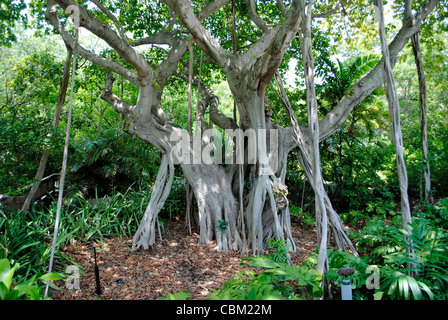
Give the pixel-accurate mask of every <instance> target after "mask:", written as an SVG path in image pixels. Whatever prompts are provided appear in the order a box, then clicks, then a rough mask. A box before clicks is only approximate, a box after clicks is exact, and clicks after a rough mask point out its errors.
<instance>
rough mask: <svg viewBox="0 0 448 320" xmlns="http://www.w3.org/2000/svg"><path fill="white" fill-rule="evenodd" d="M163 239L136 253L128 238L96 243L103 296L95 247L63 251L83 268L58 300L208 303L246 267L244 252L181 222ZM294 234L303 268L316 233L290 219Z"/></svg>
mask: <svg viewBox="0 0 448 320" xmlns="http://www.w3.org/2000/svg"><path fill="white" fill-rule="evenodd" d="M165 224H166V225H165V231H164V232H162V236H163V240H162V241H160V240H159V239H157V240H156V243H155V245H154V246H153V247H151V248H150V249H148V250H143V249H139V250H137V251H132V249H131V247H132V246H131V241H132V239H127V238H119V237H116V238H112V239H104V240H102V241H98V242H97V243H96V251H97V264H98V267H99V273H100V283H101V295H99V296H98V294H97V293H96V282H95V271H94V270H95V264H94V255H93V243H92V242H88V243H84V242H79V241H74V242H73V243H72V244H71V245H69V246H67V247H66V248H64V251H63V252H64V253H65V254H66V255H68V256H70V257H71V258H72V259H73V260H74V261H75V262H76V263H77V264H79V265H80V266H81V267H82V269H83V270H82V272H81V275H80V279H79V280H80V281H79V284H80V288H79V289H78V290H73V289H66V288H65V287H66V286H65V283H63V282H59V283H58V285H59V286H60V287H61V288H62V290H58V291H56V290H53V289H52V291H51V294H50V296H51V297H52V298H53V299H55V300H93V299H95V298H101V299H105V300H154V299H160V298H163V297H164V294H169V293H177V292H181V291H187V292H188V293H189V294H190V295H191V297H190V298H189V299H194V300H203V299H206V298H207V297H208V296H209V294H210V293H211V292H212V290H216V289H218V288H220V287H221V286H222V285H223V284H224V283H225V282H226V281H227V280H228V279H230V278H231V277H233V276H235V275H236V273H237V272H238V271H240V270H242V269H248V268H250V267H249V266H247V265H240V258H241V257H242V256H241V254H239V253H238V252H218V251H216V250H215V249H214V247H215V243H214V242H211V243H210V244H208V245H203V244H200V243H199V234H198V233H196V232H192V234H190V233H189V231H188V229H187V228H185V224H184V223H183V222H182V221H169V222H166V223H165ZM292 231H293V236H294V239H295V241H296V245H297V251H296V252H294V253H291V254H290V259H291V261H292V263H293V264H295V265H299V264H300V263H301V262H302V260H303V259H304V258H305V256H306V255H308V254H310V253H311V252H312V251H313V250H314V249H315V247H316V233H315V231H312V230H306V229H304V228H302V227H301V226H300V223H299V222H298V221H295V220H294V219H293V220H292Z"/></svg>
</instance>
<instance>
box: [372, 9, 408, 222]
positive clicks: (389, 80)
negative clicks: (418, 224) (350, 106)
mask: <svg viewBox="0 0 448 320" xmlns="http://www.w3.org/2000/svg"><path fill="white" fill-rule="evenodd" d="M374 5H375V10H376V14H377V19H378V21H379V34H380V40H381V48H382V52H383V60H384V82H385V86H386V96H387V101H388V103H389V114H390V121H391V125H392V140H393V143H394V145H395V153H396V157H397V159H396V161H397V174H398V183H399V185H400V195H401V215H402V218H403V228H404V229H406V230H407V225H408V223H409V222H411V210H410V207H409V197H408V175H407V172H406V163H405V161H404V154H403V135H402V132H401V124H400V104H399V102H398V96H397V91H396V88H395V79H394V75H393V73H392V66H391V63H390V55H389V47H388V46H387V39H386V31H385V27H384V13H383V2H382V1H378V0H375V1H374Z"/></svg>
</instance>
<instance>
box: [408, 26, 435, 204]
mask: <svg viewBox="0 0 448 320" xmlns="http://www.w3.org/2000/svg"><path fill="white" fill-rule="evenodd" d="M411 41H412V49H413V51H414V58H415V65H416V67H417V74H418V92H419V103H420V134H421V138H422V180H423V188H422V189H423V190H421V191H420V192H421V195H422V199H423V201H424V203H432V202H433V199H432V195H431V170H430V165H429V159H428V117H427V107H426V76H425V70H424V68H423V59H422V53H421V49H420V32H416V33H415V34H414V35H413V36H412V37H411Z"/></svg>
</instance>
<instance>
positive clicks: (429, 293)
mask: <svg viewBox="0 0 448 320" xmlns="http://www.w3.org/2000/svg"><path fill="white" fill-rule="evenodd" d="M237 2H238V1H237ZM398 2H400V1H398ZM3 3H4V1H0V4H2V5H3ZM13 3H15V2H13ZM33 3H34V4H35V5H36V3H38V1H33ZM5 4H8V5H9V2H5ZM11 5H12V4H11ZM17 6H18V7H16V8H15V10H16V11H17V12H20V9H21V8H22V7H24V4H23V3H22V1H20V4H18V5H17ZM1 10H2V11H1V12H3V6H2V7H1ZM35 10H36V12H37V13H38V10H37V9H36V8H35ZM11 12H12V11H11ZM36 12H35V14H37V13H36ZM392 12H395V11H393V10H392ZM395 13H396V12H395ZM125 14H129V12H125ZM444 14H446V8H445V12H441V13H439V18H440V17H442V18H443V15H444ZM0 19H4V20H3V21H0V44H1V45H2V46H1V47H0V74H1V78H0V145H1V150H0V194H3V195H8V196H18V195H22V194H24V192H25V191H26V190H27V189H29V187H30V185H31V184H32V183H33V179H34V175H35V172H36V170H37V167H38V165H39V159H40V156H41V154H42V152H43V150H45V149H46V148H49V149H50V150H51V155H50V158H49V162H48V164H47V166H46V171H45V174H44V176H47V175H50V174H53V173H59V172H60V170H61V168H60V166H61V162H62V154H63V147H64V135H65V129H66V120H67V113H66V112H65V111H64V112H63V113H62V117H61V122H60V123H59V125H58V127H57V128H56V129H54V130H52V129H51V127H50V123H51V119H52V117H53V113H54V110H55V107H56V101H57V98H58V90H59V87H60V82H61V79H62V72H63V67H64V63H65V56H66V52H65V46H64V44H63V43H62V41H61V39H60V36H58V35H50V34H46V35H43V34H42V33H44V32H42V29H39V30H40V32H38V33H37V34H35V33H34V31H33V30H30V29H29V27H30V26H28V27H27V28H25V27H24V26H23V25H22V24H20V23H19V22H20V21H22V19H21V18H20V15H18V14H12V15H11V16H8V17H5V18H4V17H3V16H0ZM395 19H396V17H395ZM19 20H20V21H19ZM11 21H15V22H16V23H15V24H14V23H11ZM25 21H26V19H25ZM441 21H442V22H441ZM441 21H429V22H428V24H429V27H428V26H426V27H424V28H422V57H423V62H424V68H425V72H426V77H427V88H428V92H427V99H428V101H427V105H428V115H427V117H428V137H429V139H428V143H429V161H428V162H429V166H430V169H431V184H432V197H433V199H434V200H433V202H430V203H426V202H425V201H423V198H422V197H423V195H422V188H423V187H422V184H423V182H422V144H421V135H420V134H421V132H420V125H421V124H420V115H419V89H418V88H419V87H418V78H417V71H416V68H415V61H414V56H413V53H412V47H411V45H410V44H408V45H407V46H406V47H405V49H404V50H403V51H402V52H401V54H400V56H399V61H398V63H397V65H396V66H395V68H394V74H395V77H396V82H397V88H398V92H399V98H400V105H401V107H402V115H401V120H402V130H403V137H404V141H403V142H404V146H405V160H406V164H407V173H408V176H409V196H410V199H411V207H412V216H413V222H412V224H410V226H409V228H408V229H407V230H404V229H403V228H402V226H401V216H400V212H399V211H400V205H399V199H400V194H399V189H398V181H397V179H398V178H397V172H396V163H395V150H394V146H393V143H392V141H391V138H390V135H391V133H390V118H389V112H388V107H387V100H386V97H385V91H384V89H383V88H379V89H377V90H375V91H374V92H373V93H372V94H370V95H369V97H367V98H366V99H365V100H364V101H363V102H362V103H361V104H359V105H358V106H357V107H356V108H355V109H354V111H353V112H352V113H351V115H350V116H349V118H348V119H347V120H346V121H345V122H344V124H343V125H342V127H341V128H340V129H339V130H338V131H337V132H336V133H335V134H334V135H332V136H331V137H329V138H327V139H326V140H324V141H323V142H321V144H320V155H321V161H322V173H323V179H324V182H325V188H326V191H327V193H328V195H329V197H330V199H331V201H332V203H333V206H334V208H335V209H336V211H337V212H338V213H339V215H340V217H341V219H342V220H343V222H344V224H346V225H348V226H350V227H351V229H352V230H353V231H351V233H350V238H351V239H352V240H353V243H354V244H355V246H356V249H357V250H358V252H359V256H355V255H353V254H351V253H348V252H344V251H340V250H337V249H335V248H332V247H329V255H328V259H329V260H328V261H329V270H328V271H327V273H326V277H325V278H326V279H325V287H324V288H321V287H319V283H320V282H321V280H322V276H321V275H320V274H319V273H318V272H316V271H315V267H316V263H317V251H316V254H313V255H311V256H309V257H308V258H307V259H306V260H305V262H304V263H303V265H301V266H294V265H290V264H288V256H287V249H286V248H285V243H283V242H279V241H276V240H274V239H272V242H271V248H269V249H271V250H270V252H271V253H270V254H268V255H263V256H259V257H250V258H244V259H242V262H243V263H244V264H246V265H247V266H248V270H247V271H245V272H242V273H239V274H238V275H236V276H235V277H234V278H232V279H229V281H228V282H227V283H226V284H225V285H224V286H223V287H222V288H221V289H219V290H217V291H216V292H214V293H213V294H212V295H211V296H210V299H268V298H271V299H308V298H313V297H321V296H325V297H326V298H330V299H331V298H334V299H339V298H340V292H339V291H338V290H339V289H338V288H339V286H340V283H341V281H342V277H340V276H338V274H337V270H338V269H339V268H341V267H348V266H350V267H356V272H355V274H354V275H353V276H352V278H351V280H352V283H353V287H354V298H355V299H416V300H420V299H431V300H439V299H440V300H441V299H443V300H446V299H447V298H448V295H447V292H448V179H447V177H448V151H447V150H448V117H447V112H448V50H447V48H448V40H447V39H448V31H447V29H446V20H445V22H444V20H443V19H442V20H441ZM398 23H399V22H398V20H397V19H396V20H393V22H392V23H391V27H390V28H392V30H391V31H393V29H394V27H395V25H396V24H398ZM444 23H445V24H444ZM431 26H433V27H434V28H437V32H435V33H434V34H428V32H429V31H428V28H429V29H430V28H431ZM395 28H397V27H395ZM47 33H48V32H47ZM332 36H334V34H333V35H332V34H330V31H329V32H328V34H324V33H323V32H321V31H319V30H316V31H315V38H314V39H313V40H314V42H315V43H314V46H315V50H316V52H318V53H319V55H318V57H319V59H316V75H318V77H319V79H320V80H321V81H320V83H318V85H317V86H316V89H317V100H318V103H319V105H318V107H319V112H320V114H321V115H325V114H326V113H328V112H329V111H330V110H331V109H332V108H333V107H334V106H335V105H336V103H337V102H338V101H339V100H340V99H341V98H342V97H343V96H344V95H345V94H346V93H347V92H348V91H349V90H350V88H351V86H352V85H353V84H354V83H355V82H356V81H358V80H359V79H360V78H361V77H362V76H363V75H365V74H366V73H368V72H369V71H370V70H371V69H372V68H373V67H374V66H375V65H376V63H378V61H379V60H380V59H381V55H380V54H381V50H380V49H379V47H378V39H377V38H376V34H373V35H372V37H371V38H370V39H367V40H366V39H364V41H361V39H360V38H357V37H356V36H353V37H350V38H347V39H338V42H337V43H331V42H330V38H331V37H332ZM81 41H82V42H83V43H84V45H85V46H87V47H90V48H92V49H96V50H97V51H99V52H101V53H100V54H101V55H103V56H108V57H112V58H113V59H119V58H118V57H113V55H114V52H113V51H110V50H109V49H107V48H105V47H104V48H103V47H101V45H100V44H97V43H95V42H94V40H93V39H91V38H89V36H85V37H83V38H82V39H81ZM96 46H98V47H96ZM145 54H146V55H147V56H148V57H151V58H152V59H156V58H157V57H158V56H159V55H163V54H164V50H163V48H162V49H161V48H157V47H154V48H151V49H150V50H148V52H146V53H145ZM293 55H294V52H293V50H291V52H288V53H287V59H286V61H285V62H284V65H283V68H284V69H283V72H284V73H286V68H287V62H288V61H289V60H290V59H291V58H292V57H293ZM335 56H337V57H338V59H336V58H334V57H335ZM298 65H300V63H298ZM196 67H197V68H199V66H196ZM302 73H303V72H302V71H301V70H300V68H299V67H297V70H296V72H295V76H294V78H295V81H291V84H293V85H291V86H289V87H287V92H288V95H289V96H290V99H294V100H295V101H299V103H297V104H295V106H294V107H295V110H294V111H295V113H296V115H297V118H298V121H299V123H307V114H306V112H307V107H306V98H305V97H306V92H305V91H306V90H304V87H303V81H302V76H303V74H302ZM104 76H105V71H104V70H102V69H100V68H98V67H97V66H95V65H93V64H92V63H91V62H90V61H88V60H85V59H83V58H80V61H78V66H77V73H76V78H75V91H74V93H75V95H74V103H73V106H74V109H73V110H74V111H73V112H74V113H73V119H72V135H71V140H70V146H69V157H68V159H69V165H68V171H67V180H68V183H67V185H68V188H67V190H66V198H65V202H64V207H63V211H62V214H61V222H60V225H61V229H60V230H59V237H58V248H60V247H62V246H63V245H65V244H68V243H70V242H71V241H72V240H73V239H78V240H81V241H88V240H90V239H101V238H107V237H114V236H123V237H132V235H133V234H134V233H135V232H136V230H137V227H138V223H139V222H140V220H141V218H142V215H143V212H144V210H145V208H146V206H147V204H148V202H149V199H150V194H151V187H152V186H153V185H154V182H155V179H156V175H157V171H158V167H159V164H160V160H161V155H160V152H159V151H158V150H157V149H156V148H155V147H153V146H151V145H149V144H147V143H145V142H143V141H142V140H140V139H134V138H133V137H131V136H130V135H127V134H126V133H125V132H124V131H123V120H122V117H121V115H119V114H118V113H117V112H115V111H114V110H113V109H112V108H111V107H110V106H109V105H108V104H107V103H106V102H105V101H103V100H101V99H100V96H101V90H102V88H103V87H104ZM202 76H203V77H204V78H205V79H206V80H207V81H209V82H210V83H212V85H211V87H212V88H213V90H214V93H215V94H216V95H217V96H219V98H220V103H221V105H223V106H224V111H225V112H226V113H227V114H228V115H229V116H231V115H232V113H233V98H232V97H231V93H230V90H229V89H228V85H227V83H226V82H225V77H224V76H223V74H222V72H221V71H220V70H217V69H215V68H213V67H210V68H204V70H203V73H202ZM184 86H185V84H184V83H183V82H182V81H181V80H179V79H172V80H170V82H169V83H168V85H167V87H166V89H165V91H164V96H163V100H162V104H163V107H164V109H165V110H167V112H168V114H169V115H170V117H171V120H172V121H174V122H175V123H176V124H177V125H179V126H181V127H184V128H186V127H187V119H186V117H185V114H187V113H188V96H187V92H185V91H184ZM115 89H116V91H117V93H116V94H117V95H120V98H122V99H123V100H127V101H136V100H137V94H138V92H137V91H136V90H135V88H134V87H133V86H132V85H131V84H130V83H129V82H128V81H126V80H125V79H123V78H119V79H118V80H117V81H116V83H115ZM196 93H197V92H196V91H195V90H194V91H193V95H195V94H196ZM267 96H268V100H269V106H270V108H271V112H272V121H273V122H275V123H278V124H280V125H285V126H288V125H290V118H289V117H288V114H287V112H286V110H285V109H284V106H283V105H282V101H281V98H280V96H279V93H278V92H277V91H276V90H275V89H274V88H273V87H270V88H269V89H268V92H267ZM176 169H177V170H176V176H175V179H174V183H173V187H172V189H171V193H170V196H169V198H168V200H167V202H166V203H165V205H164V208H163V211H162V213H161V215H160V217H159V218H158V219H159V223H163V220H169V219H173V218H176V217H177V218H181V219H184V218H185V206H186V198H185V194H186V180H185V177H184V176H183V173H182V170H180V168H179V167H177V168H176ZM286 184H287V186H288V200H289V201H290V205H291V206H290V213H291V215H292V216H296V217H298V221H300V224H301V226H302V227H304V228H311V229H312V228H314V227H315V215H314V212H315V210H314V209H315V208H314V205H315V203H314V192H313V189H312V188H311V185H310V183H309V181H307V179H306V176H305V173H304V171H303V169H302V168H301V166H300V163H299V154H298V152H296V151H293V152H291V154H290V155H289V157H288V170H287V176H286ZM91 199H96V200H97V204H96V205H94V204H92V202H91V201H90V200H91ZM54 200H55V199H51V200H50V201H48V199H47V201H45V202H38V203H36V204H35V207H33V210H29V211H26V212H22V211H12V210H9V209H8V208H6V207H4V206H1V207H0V277H1V278H0V300H1V299H24V298H28V299H41V298H43V296H42V293H41V292H39V291H38V290H42V283H40V282H38V280H39V281H40V280H49V279H50V280H56V279H58V276H57V275H56V274H47V275H44V274H45V273H46V268H47V264H48V259H49V254H50V248H49V243H50V242H51V237H52V233H53V227H54V223H55V212H56V201H54ZM225 227H226V226H222V228H225ZM406 239H408V240H406ZM409 248H410V249H412V253H411V254H409V253H408V251H409V250H408V251H407V250H406V249H409ZM67 259H68V257H66V256H65V255H64V254H63V252H60V251H58V250H57V252H56V261H57V265H56V266H55V269H56V271H57V272H58V273H60V274H63V272H64V269H65V265H67V264H68V263H71V262H70V261H67ZM372 265H375V266H377V267H378V270H379V274H380V279H381V281H380V286H379V288H376V289H374V290H369V289H367V288H366V282H367V280H368V277H369V276H370V275H371V272H370V271H371V269H368V268H369V266H372ZM249 267H250V268H249ZM12 283H15V284H17V285H16V286H15V287H13V286H11V284H12ZM18 284H21V286H20V285H18ZM36 288H39V289H36ZM186 297H188V293H185V292H184V293H180V294H175V293H173V295H169V296H167V298H186Z"/></svg>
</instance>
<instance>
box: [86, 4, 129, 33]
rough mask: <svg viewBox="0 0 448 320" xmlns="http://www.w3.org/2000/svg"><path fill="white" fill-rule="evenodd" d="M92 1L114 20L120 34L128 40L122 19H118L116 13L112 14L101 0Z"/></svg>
mask: <svg viewBox="0 0 448 320" xmlns="http://www.w3.org/2000/svg"><path fill="white" fill-rule="evenodd" d="M90 1H91V2H93V3H94V4H95V5H96V6H97V7H98V8H99V9H100V10H101V11H102V12H103V13H104V14H105V15H106V16H107V17H108V18H109V19H111V20H112V22H113V23H114V24H115V26H116V27H117V30H118V33H119V34H120V37H121V38H122V39H123V40H127V37H126V34H125V32H124V30H123V26H122V25H121V23H120V21H118V19H117V17H116V16H115V15H113V14H112V12H110V11H109V10H108V9H107V8H106V7H105V6H103V4H102V3H101V2H99V1H98V0H90Z"/></svg>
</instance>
